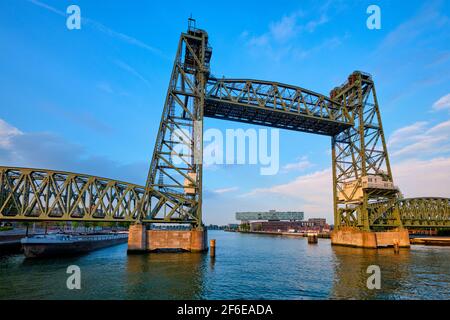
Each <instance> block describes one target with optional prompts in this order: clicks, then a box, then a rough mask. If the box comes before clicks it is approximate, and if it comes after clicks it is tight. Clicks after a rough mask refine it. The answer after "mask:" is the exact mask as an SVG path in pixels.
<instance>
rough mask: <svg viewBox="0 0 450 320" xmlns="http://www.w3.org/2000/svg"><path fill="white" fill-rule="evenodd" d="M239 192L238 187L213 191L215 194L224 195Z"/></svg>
mask: <svg viewBox="0 0 450 320" xmlns="http://www.w3.org/2000/svg"><path fill="white" fill-rule="evenodd" d="M237 190H239V188H238V187H230V188H223V189H216V190H213V191H212V192H214V193H216V194H224V193H229V192H233V191H237Z"/></svg>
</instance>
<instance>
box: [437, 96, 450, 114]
mask: <svg viewBox="0 0 450 320" xmlns="http://www.w3.org/2000/svg"><path fill="white" fill-rule="evenodd" d="M447 109H448V110H449V111H450V93H449V94H447V95H445V96H443V97H442V98H440V99H439V100H438V101H436V102H435V103H434V104H433V110H435V111H441V110H447Z"/></svg>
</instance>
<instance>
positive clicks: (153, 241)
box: [128, 224, 208, 253]
mask: <svg viewBox="0 0 450 320" xmlns="http://www.w3.org/2000/svg"><path fill="white" fill-rule="evenodd" d="M207 241H208V235H207V231H206V230H197V229H194V230H146V227H145V225H142V224H135V225H132V226H130V229H129V236H128V252H129V253H144V252H152V251H153V252H154V251H172V250H180V251H189V252H203V251H206V250H207V249H208V245H207Z"/></svg>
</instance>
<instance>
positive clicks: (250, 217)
mask: <svg viewBox="0 0 450 320" xmlns="http://www.w3.org/2000/svg"><path fill="white" fill-rule="evenodd" d="M303 219H304V213H303V212H297V211H280V212H278V211H276V210H270V211H268V212H236V220H239V221H260V220H267V221H283V220H287V221H302V220H303Z"/></svg>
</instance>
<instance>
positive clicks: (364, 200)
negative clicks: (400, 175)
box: [330, 71, 401, 230]
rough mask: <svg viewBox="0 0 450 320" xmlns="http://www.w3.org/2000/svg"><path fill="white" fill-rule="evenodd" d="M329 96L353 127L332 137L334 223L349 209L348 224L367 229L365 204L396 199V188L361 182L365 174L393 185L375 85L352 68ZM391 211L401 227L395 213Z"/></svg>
mask: <svg viewBox="0 0 450 320" xmlns="http://www.w3.org/2000/svg"><path fill="white" fill-rule="evenodd" d="M330 96H331V99H333V100H334V101H336V102H338V103H339V104H341V105H342V106H343V107H346V109H347V110H348V112H349V113H350V117H351V118H352V119H353V121H354V126H352V127H350V128H348V129H346V130H344V131H343V132H341V133H338V134H336V135H335V136H333V137H332V169H333V198H334V215H335V224H336V225H335V226H336V228H339V227H340V226H346V225H347V223H349V222H348V219H347V217H346V216H347V215H348V212H353V215H356V216H357V218H356V219H354V220H353V222H352V223H353V224H355V223H356V226H357V227H359V228H362V229H364V230H370V227H371V223H370V221H369V217H368V205H369V203H372V202H375V201H387V200H389V199H396V198H397V195H398V190H383V189H380V190H370V189H364V188H363V185H362V178H364V177H368V176H378V177H383V179H384V181H386V182H388V183H392V185H393V178H392V172H391V167H390V163H389V157H388V152H387V147H386V141H385V137H384V132H383V126H382V123H381V114H380V109H379V106H378V101H377V96H376V91H375V84H374V82H373V80H372V77H371V76H370V75H368V74H365V73H362V72H359V71H355V72H354V73H353V74H351V75H350V76H349V78H348V81H347V82H346V83H345V84H344V85H342V86H341V87H339V88H335V89H334V90H332V91H331V94H330ZM353 182H354V183H353ZM349 183H353V184H350V185H352V187H348V186H349ZM356 207H357V208H358V209H357V210H356V209H355V208H356ZM393 214H394V215H396V219H395V222H396V223H397V226H398V227H401V220H400V218H399V216H398V212H396V211H395V212H393Z"/></svg>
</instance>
